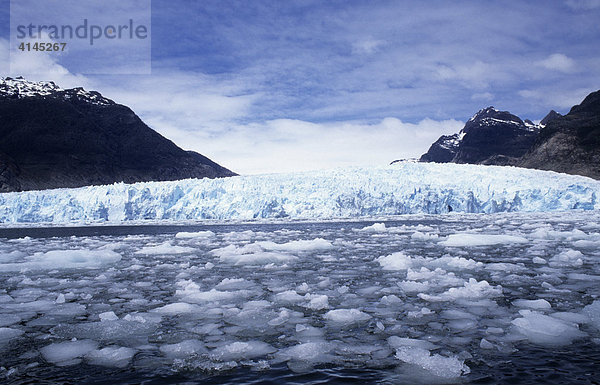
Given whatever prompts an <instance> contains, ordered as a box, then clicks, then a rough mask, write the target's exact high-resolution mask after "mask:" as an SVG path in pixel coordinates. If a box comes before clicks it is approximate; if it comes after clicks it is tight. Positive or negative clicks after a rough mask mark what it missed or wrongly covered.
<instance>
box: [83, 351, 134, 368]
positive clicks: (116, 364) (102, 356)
mask: <svg viewBox="0 0 600 385" xmlns="http://www.w3.org/2000/svg"><path fill="white" fill-rule="evenodd" d="M136 352H137V351H136V350H135V349H131V348H126V347H117V346H108V347H106V348H103V349H99V350H93V351H91V352H89V353H88V354H87V355H86V356H85V358H86V359H87V360H88V362H89V363H90V364H92V365H99V366H107V367H111V368H124V367H126V366H127V365H129V362H130V361H131V359H132V358H133V356H134V355H135V353H136Z"/></svg>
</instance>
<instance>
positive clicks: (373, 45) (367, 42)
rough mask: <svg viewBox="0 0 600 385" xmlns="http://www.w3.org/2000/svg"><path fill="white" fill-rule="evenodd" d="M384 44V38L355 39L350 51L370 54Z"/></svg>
mask: <svg viewBox="0 0 600 385" xmlns="http://www.w3.org/2000/svg"><path fill="white" fill-rule="evenodd" d="M384 44H385V41H384V40H375V39H371V38H369V39H364V40H359V41H356V42H354V43H353V44H352V52H354V53H357V54H367V55H370V54H372V53H375V52H376V51H377V50H379V48H380V47H381V46H383V45H384Z"/></svg>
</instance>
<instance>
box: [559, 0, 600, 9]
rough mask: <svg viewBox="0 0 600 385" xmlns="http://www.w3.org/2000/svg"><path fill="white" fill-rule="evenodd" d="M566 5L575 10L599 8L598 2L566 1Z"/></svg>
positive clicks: (587, 0)
mask: <svg viewBox="0 0 600 385" xmlns="http://www.w3.org/2000/svg"><path fill="white" fill-rule="evenodd" d="M566 4H567V5H568V6H569V7H571V8H573V9H575V10H591V9H596V8H600V0H567V1H566Z"/></svg>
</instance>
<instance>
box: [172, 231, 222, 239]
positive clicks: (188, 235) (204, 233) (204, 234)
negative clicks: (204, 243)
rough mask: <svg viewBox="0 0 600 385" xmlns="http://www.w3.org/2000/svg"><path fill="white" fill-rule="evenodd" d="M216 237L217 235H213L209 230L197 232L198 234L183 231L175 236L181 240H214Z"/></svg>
mask: <svg viewBox="0 0 600 385" xmlns="http://www.w3.org/2000/svg"><path fill="white" fill-rule="evenodd" d="M214 236H215V233H213V232H212V231H210V230H208V231H196V232H186V231H181V232H179V233H177V234H175V238H180V239H189V238H204V239H206V238H212V237H214Z"/></svg>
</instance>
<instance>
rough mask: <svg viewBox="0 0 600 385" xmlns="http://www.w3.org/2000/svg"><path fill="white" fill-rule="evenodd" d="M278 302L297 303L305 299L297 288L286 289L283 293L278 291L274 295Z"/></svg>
mask: <svg viewBox="0 0 600 385" xmlns="http://www.w3.org/2000/svg"><path fill="white" fill-rule="evenodd" d="M274 300H275V301H276V302H283V303H297V302H302V301H304V297H303V296H301V295H300V294H298V293H297V292H296V291H295V290H286V291H284V292H281V293H277V294H275V296H274Z"/></svg>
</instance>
